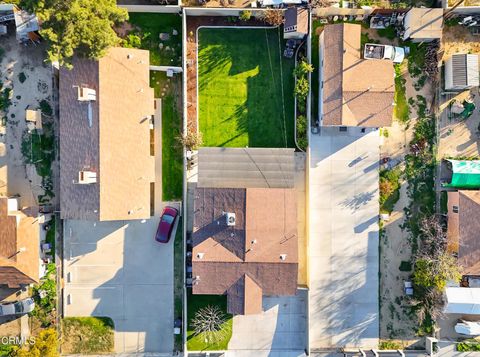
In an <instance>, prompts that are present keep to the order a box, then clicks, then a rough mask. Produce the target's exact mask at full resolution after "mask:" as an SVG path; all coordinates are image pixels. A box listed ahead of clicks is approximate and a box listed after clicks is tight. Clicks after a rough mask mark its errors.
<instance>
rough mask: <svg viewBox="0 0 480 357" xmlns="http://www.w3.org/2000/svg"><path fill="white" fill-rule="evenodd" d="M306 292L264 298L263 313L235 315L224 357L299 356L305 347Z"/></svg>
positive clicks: (302, 353) (299, 291) (300, 291)
mask: <svg viewBox="0 0 480 357" xmlns="http://www.w3.org/2000/svg"><path fill="white" fill-rule="evenodd" d="M306 338H307V291H306V290H297V295H296V296H264V297H263V313H261V314H257V315H243V316H242V315H237V316H234V318H233V334H232V339H231V340H230V342H229V344H228V350H229V351H228V355H229V356H235V357H239V356H240V357H247V356H248V357H250V356H251V357H253V356H282V357H297V356H303V355H304V351H305V349H306V348H307V340H306Z"/></svg>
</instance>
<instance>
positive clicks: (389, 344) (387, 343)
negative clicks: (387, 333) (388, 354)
mask: <svg viewBox="0 0 480 357" xmlns="http://www.w3.org/2000/svg"><path fill="white" fill-rule="evenodd" d="M378 349H379V350H400V349H402V345H401V344H400V343H398V342H397V341H392V340H384V341H380V343H379V344H378Z"/></svg>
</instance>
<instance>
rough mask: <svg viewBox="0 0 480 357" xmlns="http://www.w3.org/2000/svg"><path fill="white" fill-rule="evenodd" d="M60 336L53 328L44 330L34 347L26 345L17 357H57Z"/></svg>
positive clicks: (17, 352) (18, 352) (17, 353)
mask: <svg viewBox="0 0 480 357" xmlns="http://www.w3.org/2000/svg"><path fill="white" fill-rule="evenodd" d="M57 343H58V336H57V331H56V330H55V329H53V328H49V329H47V330H43V331H41V332H40V333H39V335H38V336H37V337H36V339H35V343H34V344H33V345H24V346H23V347H22V348H21V349H19V350H18V351H16V354H15V355H16V356H17V357H56V356H58V350H57V349H58V347H57Z"/></svg>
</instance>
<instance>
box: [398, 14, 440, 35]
mask: <svg viewBox="0 0 480 357" xmlns="http://www.w3.org/2000/svg"><path fill="white" fill-rule="evenodd" d="M403 28H404V33H403V36H402V39H403V40H404V41H406V40H411V41H412V42H430V41H433V40H439V39H441V38H442V33H443V9H430V8H416V7H414V8H411V9H410V10H409V11H408V12H407V14H406V15H405V17H404V19H403Z"/></svg>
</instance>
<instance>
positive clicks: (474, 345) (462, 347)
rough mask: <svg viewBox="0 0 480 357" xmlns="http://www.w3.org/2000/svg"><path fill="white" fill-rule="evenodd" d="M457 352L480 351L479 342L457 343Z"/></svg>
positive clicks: (466, 341)
mask: <svg viewBox="0 0 480 357" xmlns="http://www.w3.org/2000/svg"><path fill="white" fill-rule="evenodd" d="M457 351H460V352H474V351H480V342H479V341H477V340H473V339H472V340H465V341H463V342H460V343H457Z"/></svg>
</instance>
